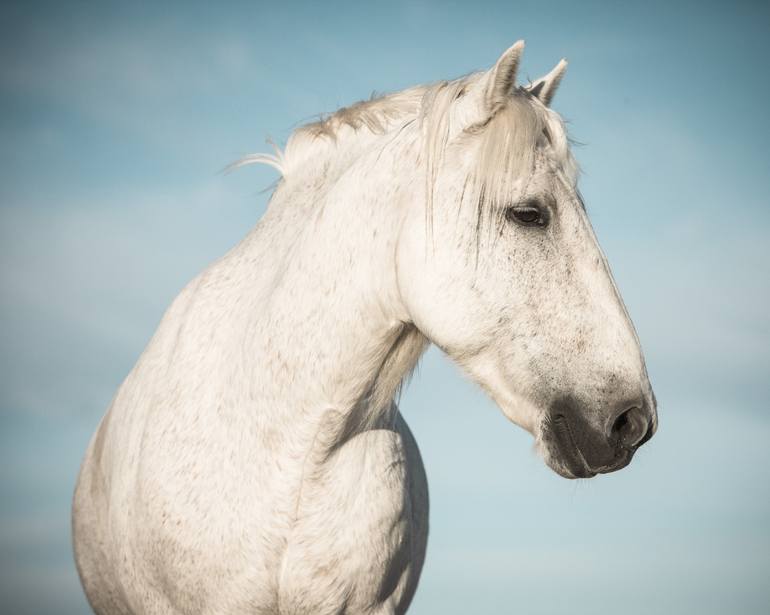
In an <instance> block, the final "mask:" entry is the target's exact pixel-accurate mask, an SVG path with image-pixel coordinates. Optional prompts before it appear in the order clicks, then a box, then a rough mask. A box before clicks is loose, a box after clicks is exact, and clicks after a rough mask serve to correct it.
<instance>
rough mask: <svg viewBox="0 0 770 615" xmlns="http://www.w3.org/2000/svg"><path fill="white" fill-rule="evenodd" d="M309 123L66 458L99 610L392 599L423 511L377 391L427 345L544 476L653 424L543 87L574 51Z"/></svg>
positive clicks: (406, 573) (80, 543) (390, 404)
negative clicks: (478, 394) (77, 455)
mask: <svg viewBox="0 0 770 615" xmlns="http://www.w3.org/2000/svg"><path fill="white" fill-rule="evenodd" d="M522 50H523V43H522V42H518V43H516V44H515V45H513V46H512V47H511V48H510V49H508V50H507V51H506V52H505V53H504V54H503V55H502V56H501V57H500V59H499V60H498V62H497V63H496V65H495V66H494V67H493V68H492V69H491V70H489V71H486V72H481V73H477V74H473V75H470V76H467V77H463V78H461V79H458V80H455V81H449V82H441V83H438V84H435V85H430V86H421V87H415V88H412V89H408V90H405V91H402V92H399V93H396V94H393V95H389V96H385V97H383V98H380V99H377V100H372V101H368V102H362V103H358V104H356V105H353V106H352V107H350V108H347V109H342V110H340V111H338V112H337V113H335V114H333V115H332V116H331V117H329V118H327V119H325V120H323V121H320V122H317V123H314V124H310V125H308V126H305V127H303V128H301V129H299V130H298V131H296V132H295V133H294V134H293V135H292V137H291V138H290V140H289V142H288V144H287V147H286V151H285V153H283V154H281V153H280V152H279V153H278V155H277V156H267V155H260V156H252V157H250V158H248V159H246V160H245V161H243V162H245V163H249V162H265V163H268V164H271V165H273V166H275V167H276V168H278V169H279V170H280V172H281V174H282V176H283V178H282V181H281V182H280V184H279V186H278V188H277V189H276V191H275V194H274V195H273V197H272V200H271V203H270V207H269V209H268V211H267V213H266V214H265V215H264V217H263V218H262V220H261V221H260V222H259V224H257V226H256V227H255V228H254V229H253V230H252V231H251V232H250V233H249V234H248V235H247V236H246V238H245V239H244V240H243V241H242V242H241V243H240V244H239V245H237V246H236V247H235V248H233V249H232V250H231V251H230V252H229V253H228V254H226V255H225V256H224V257H223V258H221V259H220V260H219V261H217V262H216V263H214V264H213V265H211V266H210V267H209V268H208V269H207V270H205V271H204V272H203V273H202V274H200V275H199V276H198V277H197V278H196V279H194V280H193V281H192V282H191V283H190V284H189V285H188V286H187V287H186V288H185V289H184V290H183V291H182V293H181V294H180V295H179V297H177V299H176V300H175V301H174V302H173V304H172V305H171V307H170V308H169V310H168V312H167V313H166V314H165V316H164V317H163V320H162V322H161V324H160V327H159V328H158V331H157V332H156V334H155V336H154V337H153V338H152V340H151V341H150V343H149V345H148V346H147V349H146V350H145V351H144V353H143V354H142V356H141V358H140V359H139V361H138V363H137V364H136V366H135V367H134V369H133V370H132V371H131V373H130V374H129V375H128V377H127V378H126V380H125V382H124V383H123V384H122V386H121V387H120V389H119V391H118V393H117V395H116V397H115V399H114V401H113V403H112V406H111V407H110V409H109V411H108V412H107V414H106V415H105V416H104V418H103V419H102V421H101V424H100V425H99V428H98V430H97V432H96V434H95V436H94V438H93V440H92V441H91V443H90V446H89V448H88V451H87V453H86V456H85V460H84V462H83V466H82V470H81V473H80V477H79V481H78V485H77V488H76V491H75V498H74V513H73V516H74V519H73V532H74V544H75V555H76V560H77V565H78V570H79V573H80V577H81V580H82V583H83V585H84V587H85V591H86V594H87V595H88V600H89V601H90V603H91V606H92V607H93V609H94V610H95V611H96V612H97V613H100V614H103V613H109V614H116V613H132V614H139V613H174V614H182V613H211V614H222V613H228V614H242V613H243V614H245V613H249V614H254V613H263V614H268V613H269V614H277V613H281V614H300V613H308V614H310V613H312V614H319V613H320V614H332V613H337V614H338V613H370V614H375V613H403V612H404V611H405V610H406V608H407V606H408V604H409V602H410V600H411V598H412V596H413V594H414V591H415V588H416V585H417V580H418V577H419V574H420V570H421V567H422V564H423V559H424V555H425V545H426V539H427V529H428V495H427V486H426V481H425V474H424V469H423V466H422V462H421V460H420V454H419V452H418V450H417V445H416V444H415V442H414V440H413V438H412V436H411V434H410V432H409V429H408V428H407V426H406V423H405V422H404V420H403V418H402V417H401V415H400V414H399V411H398V408H397V406H396V404H395V403H394V401H393V400H394V396H396V394H397V392H398V390H399V387H400V385H401V383H402V382H403V381H404V378H405V377H406V376H407V375H408V374H409V373H410V372H411V370H412V369H413V368H414V366H415V364H416V363H417V361H418V360H419V358H420V356H421V354H422V353H423V351H424V350H425V348H426V346H427V345H428V344H429V343H431V342H432V343H434V344H436V345H437V346H439V347H440V348H441V349H442V350H443V351H444V352H445V353H446V354H448V355H449V356H450V357H451V358H452V359H453V360H454V361H456V362H457V363H458V364H459V365H460V366H461V367H462V368H463V369H464V370H465V371H466V372H467V373H468V374H469V375H470V376H471V377H472V378H473V379H474V380H475V381H476V382H478V383H479V384H480V385H481V386H482V387H483V388H484V389H485V390H486V391H487V392H488V393H489V394H490V395H491V397H492V398H493V399H494V400H495V402H496V403H497V404H498V405H499V406H500V408H501V409H502V411H503V412H504V413H505V415H506V416H508V417H509V418H510V419H511V420H512V421H513V422H514V423H516V424H517V425H520V426H521V427H523V428H524V429H526V430H527V431H529V432H531V433H532V434H533V435H534V437H535V439H536V442H537V446H538V449H539V450H540V451H541V453H542V455H543V457H544V459H545V461H546V463H547V464H548V465H550V466H551V467H552V468H553V469H554V470H555V471H556V472H558V473H559V474H561V475H563V476H566V477H570V478H574V477H590V476H593V475H595V474H596V473H599V472H611V471H613V470H616V469H618V468H621V467H623V466H625V465H626V464H627V463H628V462H629V461H630V459H631V456H632V455H633V453H634V451H635V450H636V448H637V447H638V446H639V445H640V444H642V443H643V442H644V441H645V440H646V439H648V438H649V437H650V436H651V435H652V433H653V432H654V430H655V428H656V423H657V419H656V413H655V401H654V397H653V394H652V390H651V388H650V384H649V381H648V378H647V374H646V370H645V365H644V360H643V358H642V353H641V350H640V348H639V343H638V340H637V337H636V334H635V332H634V328H633V326H632V324H631V322H630V320H629V317H628V314H627V313H626V310H625V308H624V306H623V303H622V301H621V299H620V297H619V295H618V290H617V288H616V287H615V284H614V283H613V280H612V277H611V274H610V271H609V269H608V266H607V262H606V260H605V258H604V256H603V255H602V252H601V251H600V249H599V247H598V245H597V243H596V239H595V237H594V234H593V232H592V230H591V226H590V224H589V222H588V218H587V217H586V212H585V209H584V207H583V204H582V202H581V199H580V196H579V194H578V192H577V189H576V180H577V167H576V164H575V162H574V160H573V158H572V156H571V154H570V152H569V148H568V141H567V138H566V135H565V130H564V126H563V124H562V122H561V120H560V118H559V116H558V115H556V114H555V113H554V112H553V111H551V110H550V109H549V108H548V105H549V102H550V100H551V97H552V96H553V94H554V91H555V89H556V87H557V85H558V83H559V81H560V79H561V77H562V75H563V73H564V69H565V67H566V63H565V62H564V61H562V62H560V63H559V64H558V65H557V66H556V68H555V69H554V70H553V71H552V72H551V73H549V74H548V75H546V76H545V77H543V78H542V79H538V80H537V81H535V82H534V83H533V84H531V85H529V86H527V87H517V86H516V83H515V77H516V69H517V67H518V65H519V59H520V56H521V52H522Z"/></svg>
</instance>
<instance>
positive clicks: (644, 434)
mask: <svg viewBox="0 0 770 615" xmlns="http://www.w3.org/2000/svg"><path fill="white" fill-rule="evenodd" d="M651 437H652V420H651V417H650V416H649V413H648V412H645V410H643V409H642V406H641V405H640V406H632V407H631V408H628V409H627V410H623V411H621V413H620V414H619V415H618V416H617V417H616V418H615V420H614V422H613V423H612V426H611V428H610V441H611V442H619V443H620V445H621V446H622V447H623V448H627V449H630V450H635V449H637V448H639V447H640V446H641V445H642V444H644V443H645V442H647V440H649V439H650V438H651Z"/></svg>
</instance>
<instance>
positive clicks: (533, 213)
mask: <svg viewBox="0 0 770 615" xmlns="http://www.w3.org/2000/svg"><path fill="white" fill-rule="evenodd" d="M505 219H506V220H508V221H509V222H516V223H517V224H521V225H523V226H545V225H546V224H547V223H548V219H547V218H546V215H545V214H544V213H543V210H541V209H540V207H538V206H537V205H536V204H535V203H531V202H530V203H525V204H523V205H511V206H510V207H508V209H506V210H505Z"/></svg>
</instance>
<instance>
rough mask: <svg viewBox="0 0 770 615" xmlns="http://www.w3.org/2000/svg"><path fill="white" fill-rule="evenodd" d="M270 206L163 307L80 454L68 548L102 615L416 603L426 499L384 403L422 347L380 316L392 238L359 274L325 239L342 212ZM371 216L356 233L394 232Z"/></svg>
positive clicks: (338, 243) (333, 241)
mask: <svg viewBox="0 0 770 615" xmlns="http://www.w3.org/2000/svg"><path fill="white" fill-rule="evenodd" d="M368 187H369V188H370V187H371V186H368ZM339 188H341V186H338V189H339ZM345 192H346V193H347V194H348V195H351V191H350V190H348V189H346V190H345ZM383 194H385V191H384V192H383ZM287 196H288V197H289V198H292V197H293V196H294V195H293V194H289V195H287ZM351 196H352V198H356V195H355V194H352V195H351ZM283 198H284V197H283V195H282V194H281V192H280V189H279V192H278V193H277V194H276V195H275V197H274V199H273V202H272V204H271V208H270V211H269V212H268V213H267V214H266V216H265V218H264V219H263V220H262V221H261V222H260V224H259V225H258V226H257V227H256V228H255V230H254V231H253V232H252V233H251V234H250V235H249V236H248V237H247V238H246V239H245V240H244V241H243V242H242V243H241V244H240V245H239V246H237V247H236V248H235V249H234V250H233V251H231V252H230V253H229V254H228V255H226V256H225V257H224V258H223V259H222V260H220V261H219V262H217V263H215V264H214V265H213V266H212V267H210V268H209V269H208V270H207V271H205V272H204V273H202V274H201V275H200V276H199V277H198V278H196V279H195V280H194V281H193V282H191V283H190V284H189V285H188V287H187V288H186V289H185V290H184V291H183V292H182V294H181V295H180V296H179V297H178V298H177V299H176V300H175V302H174V303H173V305H172V306H171V307H170V309H169V310H168V312H167V314H166V315H165V316H164V318H163V321H162V323H161V325H160V327H159V329H158V331H157V333H156V335H155V336H154V338H153V339H152V341H151V342H150V344H149V346H148V347H147V349H146V350H145V352H144V353H143V355H142V357H141V359H140V361H139V362H138V364H137V366H136V367H135V369H134V370H133V371H132V373H131V374H130V375H129V377H128V378H127V380H126V381H125V383H124V384H123V385H122V386H121V388H120V390H119V392H118V394H117V396H116V398H115V400H114V402H113V405H112V407H111V409H110V410H109V412H108V413H107V415H106V417H105V419H104V420H103V422H102V424H101V425H100V427H99V430H98V432H97V434H96V436H95V438H94V440H93V442H92V444H91V446H90V447H89V451H88V453H87V456H86V460H85V462H84V467H83V473H82V475H81V479H80V484H79V486H78V489H77V493H76V498H75V510H76V515H75V540H76V546H77V559H78V563H79V566H80V570H81V574H82V576H83V579H84V582H85V585H86V588H87V591H88V594H89V597H90V598H91V600H92V603H93V606H94V608H95V609H96V610H97V612H105V613H108V612H109V613H116V612H127V613H145V612H146V613H153V612H158V613H161V612H163V613H170V612H190V611H193V612H212V613H213V612H228V613H241V612H243V613H247V612H248V613H252V612H264V613H277V612H286V613H294V612H313V613H325V612H329V613H336V612H342V611H344V610H345V609H348V610H349V611H350V612H360V611H362V610H364V607H366V608H367V609H368V608H370V607H371V606H372V605H377V604H382V605H385V607H386V608H387V609H389V610H390V611H397V610H404V609H405V606H406V603H408V601H409V598H410V597H411V594H412V593H413V591H414V588H415V586H416V580H417V576H418V574H419V570H420V567H421V564H422V560H423V557H424V549H425V542H426V538H427V505H426V504H427V487H426V484H425V477H424V471H423V469H422V463H421V461H420V457H419V453H418V451H417V448H416V445H415V444H414V441H413V439H412V438H411V435H410V434H409V430H408V428H407V427H406V424H405V423H404V422H403V420H402V419H401V417H400V415H399V413H398V409H397V408H396V407H395V405H394V404H393V403H392V401H391V400H392V398H393V396H394V394H395V392H396V388H397V386H398V385H399V383H400V382H401V380H402V378H403V376H404V374H405V373H406V372H407V371H409V370H410V369H411V368H412V367H413V366H414V364H415V363H416V361H417V359H418V358H419V356H420V354H421V353H422V351H423V349H424V348H425V344H426V342H425V339H424V337H423V336H422V335H421V334H420V333H419V332H418V331H417V330H416V329H415V328H414V327H413V326H411V325H405V324H404V322H403V320H402V319H401V318H400V315H399V314H398V313H397V311H396V310H395V309H394V308H393V307H390V308H388V306H396V305H397V303H396V302H394V301H393V300H392V298H391V297H390V296H389V295H391V294H392V289H391V288H388V286H389V284H392V283H393V281H394V276H391V279H390V280H389V279H388V278H387V276H384V275H383V273H384V271H386V270H387V266H386V267H383V264H386V263H387V258H388V257H390V258H391V259H392V255H393V246H392V236H389V235H388V233H386V232H385V229H386V228H387V227H388V226H389V224H388V221H387V220H385V219H383V220H381V221H379V223H378V224H377V225H376V228H377V229H378V231H379V232H378V233H377V235H378V237H374V236H372V237H370V238H369V241H368V244H369V248H370V252H369V256H370V257H369V258H366V259H362V258H360V256H359V255H358V254H356V253H355V251H356V250H357V249H359V248H358V247H357V245H358V244H359V241H360V238H359V237H355V236H354V235H349V234H347V233H341V230H340V229H339V228H338V226H337V224H336V223H331V222H332V221H334V220H335V216H332V215H330V213H331V212H330V211H329V210H330V209H332V208H334V207H344V208H349V207H350V205H349V203H348V202H347V201H343V200H340V199H338V198H337V196H336V194H334V193H331V194H329V195H328V200H327V202H326V203H325V205H324V207H325V208H326V209H327V215H326V216H324V218H323V220H329V221H330V223H329V224H325V223H323V221H317V222H316V223H313V224H309V223H308V221H307V220H304V219H303V220H301V221H300V222H297V221H296V220H289V221H287V220H286V218H287V217H290V218H291V217H294V216H296V215H297V214H296V212H295V211H294V210H293V209H292V208H290V207H286V206H284V204H283V203H282V200H283ZM316 205H317V204H316ZM377 205H378V204H377V203H376V202H372V203H371V208H370V207H360V206H359V207H358V208H357V209H355V210H354V211H353V213H354V215H355V216H360V218H361V223H362V224H361V228H364V227H365V226H366V223H368V224H371V223H372V222H373V221H374V220H375V219H376V216H377V213H378V212H379V215H380V217H382V218H384V217H386V216H390V217H393V214H394V213H395V210H394V209H393V208H387V207H379V208H378V207H377ZM350 213H351V212H348V215H346V216H344V218H342V219H346V220H347V223H348V224H354V221H353V220H352V219H351V216H350ZM308 215H313V214H312V213H309V214H308ZM300 217H302V216H300ZM297 226H299V231H298V233H297V236H296V238H295V239H294V241H289V242H286V241H285V233H284V232H282V230H285V229H287V228H297ZM303 229H304V232H305V233H312V234H313V236H314V240H313V241H309V240H308V239H307V238H306V237H303V236H302V235H303ZM279 231H280V232H279ZM372 235H374V233H372ZM277 236H280V237H281V239H282V241H281V242H277V241H276V237H277ZM344 236H349V237H350V245H349V246H348V247H347V249H348V250H349V256H350V258H343V259H339V258H338V257H335V262H338V263H339V265H340V268H339V270H336V269H335V268H334V267H329V266H328V263H329V260H330V258H329V251H330V250H333V251H334V252H336V253H337V254H339V250H345V249H346V247H345V246H344V245H343V244H344V239H341V237H344ZM378 245H379V249H377V247H378ZM375 252H379V254H375ZM375 267H377V270H375V269H374V268H375ZM390 269H391V271H394V269H395V268H394V267H390ZM277 271H280V272H281V273H280V275H277V274H276V272H277ZM335 288H344V289H348V290H354V289H355V290H357V291H358V292H353V293H351V292H345V293H344V297H343V296H342V293H340V292H336V291H335ZM319 306H324V307H323V309H319ZM330 340H331V341H333V342H334V343H332V344H330V343H329V341H330ZM225 443H226V444H225ZM191 528H194V529H193V530H192V531H190V529H191ZM361 571H364V573H363V574H362V572H361ZM104 587H110V588H111V589H110V591H109V592H107V594H106V595H105V594H104V592H103V591H102V588H104ZM310 588H312V591H310Z"/></svg>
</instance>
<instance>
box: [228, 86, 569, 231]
mask: <svg viewBox="0 0 770 615" xmlns="http://www.w3.org/2000/svg"><path fill="white" fill-rule="evenodd" d="M483 75H484V73H473V74H470V75H466V76H464V77H461V78H459V79H455V80H452V81H442V82H439V83H434V84H430V85H420V86H415V87H412V88H408V89H406V90H402V91H400V92H395V93H393V94H387V95H384V96H380V97H372V98H371V99H370V100H365V101H360V102H357V103H355V104H353V105H351V106H349V107H343V108H341V109H339V110H337V111H336V112H334V113H332V114H330V115H328V116H326V117H322V118H321V119H319V120H318V121H315V122H312V123H309V124H305V125H304V126H301V127H299V128H298V129H296V130H295V131H294V132H293V133H292V134H291V136H290V137H289V140H288V142H287V144H286V147H285V149H284V150H283V151H281V150H280V149H279V148H278V147H277V146H275V145H274V144H273V147H274V148H275V154H253V155H249V156H246V157H244V158H242V159H241V160H239V161H237V162H235V163H234V164H233V165H231V167H230V168H237V167H241V166H244V165H248V164H255V163H260V164H267V165H270V166H272V167H274V168H276V169H277V170H278V171H279V172H280V173H281V176H282V178H283V180H284V181H286V182H292V181H293V180H294V179H295V178H297V177H303V178H305V179H307V177H308V176H309V175H315V174H319V173H320V174H322V175H323V177H324V182H325V183H326V184H327V185H331V184H332V183H333V182H334V181H335V179H336V178H337V177H338V176H339V175H340V174H341V173H342V172H343V171H344V170H345V169H346V168H348V167H349V166H350V165H351V164H352V163H353V162H354V161H355V160H356V159H357V158H358V157H359V156H360V155H361V154H362V153H363V152H364V151H368V150H369V149H370V148H372V147H376V146H380V147H384V145H385V144H386V143H387V142H389V139H384V138H383V137H387V136H388V135H393V134H396V133H398V132H400V131H401V130H402V129H403V128H405V127H406V126H408V125H410V124H412V123H415V122H417V123H418V124H419V126H420V129H421V135H422V144H421V148H422V150H421V153H422V155H423V159H424V160H425V163H426V166H427V169H426V171H427V172H426V180H427V181H426V194H427V199H428V203H429V206H430V205H432V193H433V186H434V185H435V182H436V180H437V177H438V174H439V172H440V169H441V162H442V160H443V156H444V152H445V151H446V149H447V147H449V146H450V145H455V144H456V145H457V146H462V145H463V143H464V141H465V140H469V139H473V138H474V137H477V138H478V139H479V140H480V144H479V149H478V153H479V155H478V158H477V161H476V165H475V168H474V171H473V173H472V175H471V176H470V177H469V178H468V180H469V181H468V183H467V186H466V187H467V188H469V189H470V190H471V192H470V193H469V194H468V195H467V196H468V198H473V199H476V200H478V201H479V202H480V203H481V202H482V201H489V202H495V201H496V200H498V201H499V200H500V199H502V198H505V197H507V196H509V195H510V194H511V191H512V188H513V184H514V183H515V182H516V181H517V180H519V179H520V178H525V177H527V176H528V174H530V173H531V172H532V169H533V162H534V159H535V156H536V154H537V152H538V151H542V152H544V153H545V154H546V155H547V156H548V158H549V159H550V160H551V161H552V162H553V164H554V166H555V167H556V168H557V169H559V170H560V171H561V172H562V173H563V174H564V176H565V178H566V179H567V181H569V182H570V183H571V184H573V185H574V184H575V183H576V182H577V176H578V166H577V163H576V162H575V159H574V158H573V157H572V154H571V153H570V150H569V142H568V138H567V135H566V131H565V128H564V124H563V122H562V120H561V118H560V117H559V115H558V114H557V113H555V112H553V111H551V110H550V109H549V108H547V107H546V106H545V105H544V104H542V103H541V102H540V101H539V100H538V99H537V97H536V96H533V95H532V94H530V92H529V91H528V90H527V88H524V87H521V88H515V89H514V90H513V91H512V92H511V94H510V95H508V96H506V97H505V99H503V100H500V101H498V102H497V103H496V104H495V105H494V107H493V108H492V110H491V112H487V113H483V112H480V111H479V112H478V115H479V117H480V119H475V120H474V121H472V122H470V123H469V125H467V126H463V127H462V129H461V130H455V129H454V127H453V126H452V109H453V105H455V104H460V102H461V99H462V98H463V97H465V96H467V95H468V93H469V92H470V91H471V90H472V89H473V88H474V86H477V85H478V81H479V80H480V79H481V78H482V77H483ZM479 106H482V105H479ZM429 209H430V207H429ZM483 215H484V214H483V212H481V211H480V216H482V217H483Z"/></svg>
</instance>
